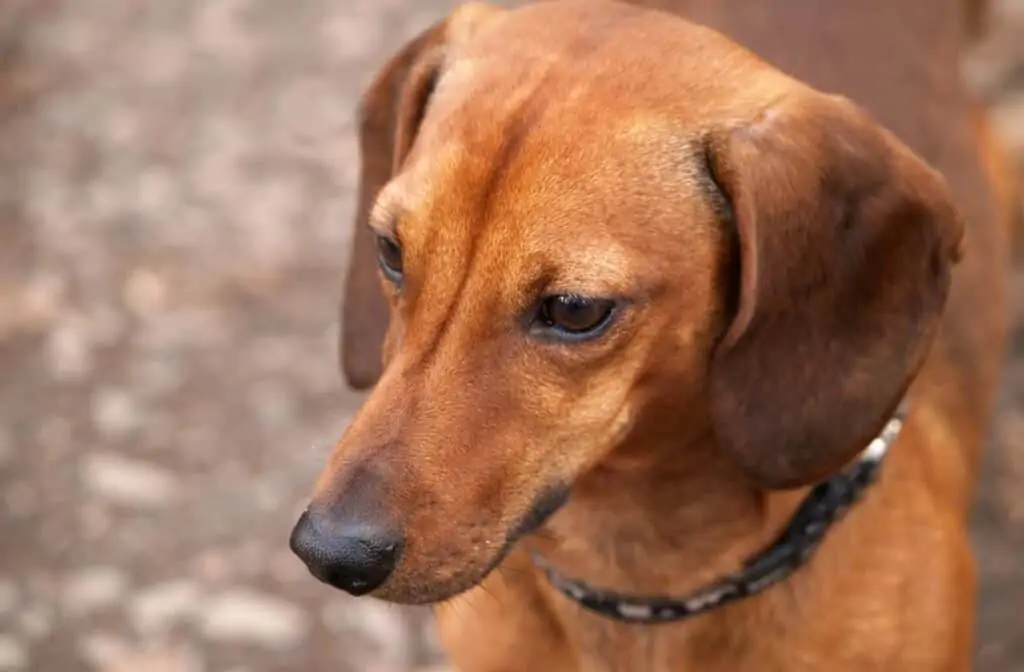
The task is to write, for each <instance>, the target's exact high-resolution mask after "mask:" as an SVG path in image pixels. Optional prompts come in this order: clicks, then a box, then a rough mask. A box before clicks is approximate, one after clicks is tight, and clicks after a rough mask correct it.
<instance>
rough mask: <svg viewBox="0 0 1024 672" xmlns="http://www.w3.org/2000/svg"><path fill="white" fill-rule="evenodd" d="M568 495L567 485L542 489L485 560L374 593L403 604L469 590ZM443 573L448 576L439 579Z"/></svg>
mask: <svg viewBox="0 0 1024 672" xmlns="http://www.w3.org/2000/svg"><path fill="white" fill-rule="evenodd" d="M570 495H571V488H570V487H569V486H568V485H562V484H559V485H555V486H551V487H548V488H546V489H544V490H543V491H542V492H541V493H540V494H539V495H538V496H537V497H536V498H535V499H534V501H533V504H532V505H531V506H530V508H529V509H527V512H526V513H525V514H524V515H523V516H522V517H521V518H520V520H519V522H518V523H517V524H515V525H513V526H512V527H511V528H510V529H509V531H508V533H507V534H506V535H505V538H504V540H503V541H502V542H501V545H500V546H499V548H498V549H497V551H496V552H495V553H494V554H493V555H492V556H491V558H490V559H489V560H488V561H487V562H486V563H484V564H476V563H466V564H464V565H462V566H461V567H460V568H459V569H457V570H455V571H454V572H445V571H444V570H443V569H440V568H439V569H438V570H436V571H434V572H425V573H423V574H420V578H419V579H418V580H415V581H413V580H411V578H406V579H405V580H402V581H400V582H396V583H394V584H393V585H390V586H389V585H387V584H385V585H384V586H382V587H381V589H380V590H378V591H376V592H375V594H374V595H375V596H376V597H379V598H380V599H384V600H388V601H392V602H398V603H404V604H413V605H436V604H439V603H442V602H447V601H448V600H451V599H454V598H456V597H458V596H459V595H461V594H463V593H465V592H467V591H469V590H472V589H473V588H475V587H477V586H479V585H480V584H481V583H483V582H484V581H485V580H486V579H487V577H488V576H490V575H491V573H492V572H494V571H495V570H497V569H498V568H499V567H500V566H501V564H502V563H503V562H504V561H505V559H506V558H507V557H508V556H509V554H510V553H511V552H512V550H513V549H514V548H515V546H516V544H517V543H518V542H519V541H520V540H521V539H522V538H523V537H526V536H528V535H530V534H533V533H535V532H537V531H538V530H539V529H540V528H541V527H542V526H543V525H544V523H546V522H547V521H548V520H549V519H550V518H551V517H552V516H554V515H555V513H557V512H558V511H559V510H561V509H562V507H564V506H565V504H566V503H567V502H568V501H569V497H570ZM453 560H454V561H455V562H452V563H451V564H447V563H446V564H447V568H451V567H453V566H458V558H453ZM431 574H433V577H431V576H430V575H431ZM445 574H447V575H446V576H443V578H442V575H445ZM432 578H433V580H432ZM412 586H415V588H414V589H412V590H409V591H408V592H407V590H406V589H407V588H410V587H412Z"/></svg>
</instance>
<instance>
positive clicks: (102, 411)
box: [92, 388, 142, 439]
mask: <svg viewBox="0 0 1024 672" xmlns="http://www.w3.org/2000/svg"><path fill="white" fill-rule="evenodd" d="M92 421H93V424H94V425H96V428H97V429H98V430H99V431H100V433H102V434H103V435H104V436H105V437H107V438H110V439H116V438H119V437H122V436H124V435H126V434H128V433H129V432H131V431H132V430H134V429H136V428H137V427H138V426H139V425H141V424H142V417H141V413H140V412H139V409H138V406H137V404H136V403H135V400H134V399H133V398H132V396H131V395H130V394H129V393H128V392H127V391H126V390H123V389H113V388H107V389H102V390H100V391H98V392H96V393H95V394H94V395H93V398H92Z"/></svg>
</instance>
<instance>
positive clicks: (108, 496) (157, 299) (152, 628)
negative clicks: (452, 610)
mask: <svg viewBox="0 0 1024 672" xmlns="http://www.w3.org/2000/svg"><path fill="white" fill-rule="evenodd" d="M455 4H456V3H455V2H454V1H449V0H429V1H427V0H332V1H331V2H326V1H321V0H305V1H303V2H287V3H286V2H270V1H269V0H174V1H168V2H163V3H159V2H155V1H152V2H123V1H118V0H89V1H88V2H86V1H83V0H79V1H78V2H72V1H71V0H0V672H15V671H32V672H77V671H79V670H83V671H84V670H96V671H104V672H270V671H277V670H281V671H285V670H288V671H292V670H316V671H320V670H325V671H326V670H336V671H339V672H346V671H349V670H353V671H354V670H358V671H361V672H385V671H391V672H405V671H409V670H427V669H434V668H432V667H431V665H433V664H434V663H436V662H437V661H438V656H437V653H436V643H435V641H434V639H433V633H432V630H431V627H430V623H429V615H428V614H427V613H425V612H422V611H415V610H405V609H400V608H397V607H393V606H389V605H385V604H382V603H378V602H374V601H370V600H363V601H359V602H355V601H353V600H350V599H347V598H345V597H343V596H342V595H340V594H338V593H337V592H335V591H331V590H328V589H326V588H324V587H322V586H320V585H319V584H317V583H316V582H315V581H314V580H312V579H311V578H310V577H309V576H308V574H307V573H306V570H305V569H304V568H303V567H302V566H301V565H300V563H299V562H298V560H296V559H295V558H293V557H292V555H291V554H290V553H289V551H288V548H287V537H288V533H289V531H290V528H291V525H292V523H293V522H294V520H295V517H296V515H297V514H298V512H299V511H300V510H301V508H302V507H303V506H304V503H305V501H304V498H305V497H306V496H307V494H308V492H309V487H310V485H311V483H312V480H313V478H314V477H315V475H316V474H317V472H318V471H319V468H320V466H321V464H322V461H323V459H324V458H325V457H326V454H327V451H328V449H329V448H330V446H331V444H332V442H333V441H334V440H335V439H336V438H337V437H338V436H339V435H340V433H341V431H342V429H343V427H344V426H345V423H346V421H347V418H348V417H349V415H350V414H351V413H352V411H353V410H354V409H355V408H356V407H357V405H358V403H359V400H360V399H359V397H358V396H357V395H355V394H353V393H351V392H349V391H347V390H346V389H345V386H344V384H343V383H342V380H341V378H340V376H339V375H338V373H337V369H336V331H337V324H336V317H337V315H336V306H337V302H338V298H339V296H340V287H341V278H342V271H343V264H344V260H345V259H346V247H347V245H348V239H349V235H350V231H349V224H350V220H351V214H352V209H353V203H354V197H353V190H354V187H355V181H356V177H357V172H358V155H357V147H356V143H355V137H354V132H353V130H354V129H353V111H354V109H355V103H356V99H357V96H358V95H359V92H360V91H361V90H362V87H363V86H364V85H365V84H366V83H367V82H368V81H369V79H370V77H371V76H372V74H373V72H374V70H375V69H376V68H377V67H378V66H379V65H380V64H381V63H382V62H383V61H384V59H385V58H386V57H387V56H388V55H389V54H390V53H391V52H392V51H393V50H394V49H395V48H396V47H397V46H398V45H399V44H401V43H402V42H403V41H404V40H406V39H407V38H408V37H410V36H412V35H413V34H414V33H416V32H417V31H419V30H420V29H422V28H424V27H426V26H427V25H428V24H430V23H431V22H433V21H434V20H436V19H437V18H439V17H440V16H442V15H443V13H445V12H446V11H447V10H449V9H450V8H451V7H452V6H454V5H455ZM993 10H994V16H993V17H992V20H991V22H990V25H989V33H988V36H987V37H986V38H985V39H984V41H983V42H982V43H981V44H980V45H978V46H977V47H976V48H974V49H973V50H972V52H971V54H970V57H969V59H968V62H967V63H966V66H967V72H968V73H969V76H970V78H971V81H972V82H973V84H974V85H975V87H976V88H977V90H978V91H979V92H980V94H981V95H982V96H983V97H984V98H985V99H986V100H987V101H989V102H990V103H991V105H992V109H993V114H994V116H995V119H996V122H997V125H998V128H999V129H1000V131H1001V132H1002V133H1003V134H1004V137H1005V138H1006V139H1007V140H1008V141H1009V142H1010V144H1011V146H1012V148H1013V150H1014V152H1015V153H1016V155H1017V156H1018V158H1022V159H1024V0H1002V1H1001V2H997V3H996V4H995V6H994V7H993ZM1022 279H1024V276H1022V277H1019V278H1017V280H1016V282H1015V285H1014V302H1015V304H1016V306H1018V307H1020V306H1024V282H1022ZM1015 336H1016V338H1015V339H1014V340H1015V346H1014V351H1013V353H1011V359H1010V360H1009V363H1008V367H1007V371H1006V379H1005V384H1004V393H1003V402H1002V405H1001V409H1002V410H1001V414H1000V416H999V418H998V422H997V424H996V426H995V428H994V432H993V442H992V449H991V450H990V452H989V456H988V465H987V467H986V474H985V478H984V481H983V483H982V485H981V487H980V488H979V502H978V507H977V510H976V514H975V520H974V532H975V541H976V547H977V549H978V553H979V562H980V567H981V570H982V591H981V606H980V615H979V625H978V628H979V637H978V644H977V663H978V669H979V670H984V671H991V672H1011V671H1020V670H1024V626H1022V625H1021V623H1022V621H1021V608H1022V607H1024V347H1022V345H1024V344H1022V343H1021V338H1020V337H1021V331H1020V326H1019V324H1018V327H1017V329H1016V333H1015ZM437 669H442V668H437Z"/></svg>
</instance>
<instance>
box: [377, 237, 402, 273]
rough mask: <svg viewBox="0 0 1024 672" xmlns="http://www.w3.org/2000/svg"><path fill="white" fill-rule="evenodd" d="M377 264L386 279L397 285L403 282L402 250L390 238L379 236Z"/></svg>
mask: <svg viewBox="0 0 1024 672" xmlns="http://www.w3.org/2000/svg"><path fill="white" fill-rule="evenodd" d="M377 263H378V264H379V265H380V270H382V271H383V272H384V277H386V278H387V279H388V280H390V281H391V282H393V283H395V284H396V285H397V284H400V283H401V282H402V248H400V247H399V246H398V243H396V242H395V241H393V240H391V239H390V238H385V237H384V236H377Z"/></svg>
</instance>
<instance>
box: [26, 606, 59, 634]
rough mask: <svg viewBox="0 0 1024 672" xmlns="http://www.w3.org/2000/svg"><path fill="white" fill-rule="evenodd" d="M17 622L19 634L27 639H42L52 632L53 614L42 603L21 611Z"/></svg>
mask: <svg viewBox="0 0 1024 672" xmlns="http://www.w3.org/2000/svg"><path fill="white" fill-rule="evenodd" d="M18 620H19V625H20V626H21V632H22V633H23V634H24V635H25V636H26V637H28V638H29V639H43V638H44V637H46V636H47V635H49V634H50V632H51V631H52V630H53V614H52V612H51V610H50V607H48V606H47V605H46V604H45V603H43V602H37V603H35V604H32V605H29V606H28V607H25V608H24V609H22V610H21V613H20V614H19V618H18Z"/></svg>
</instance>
